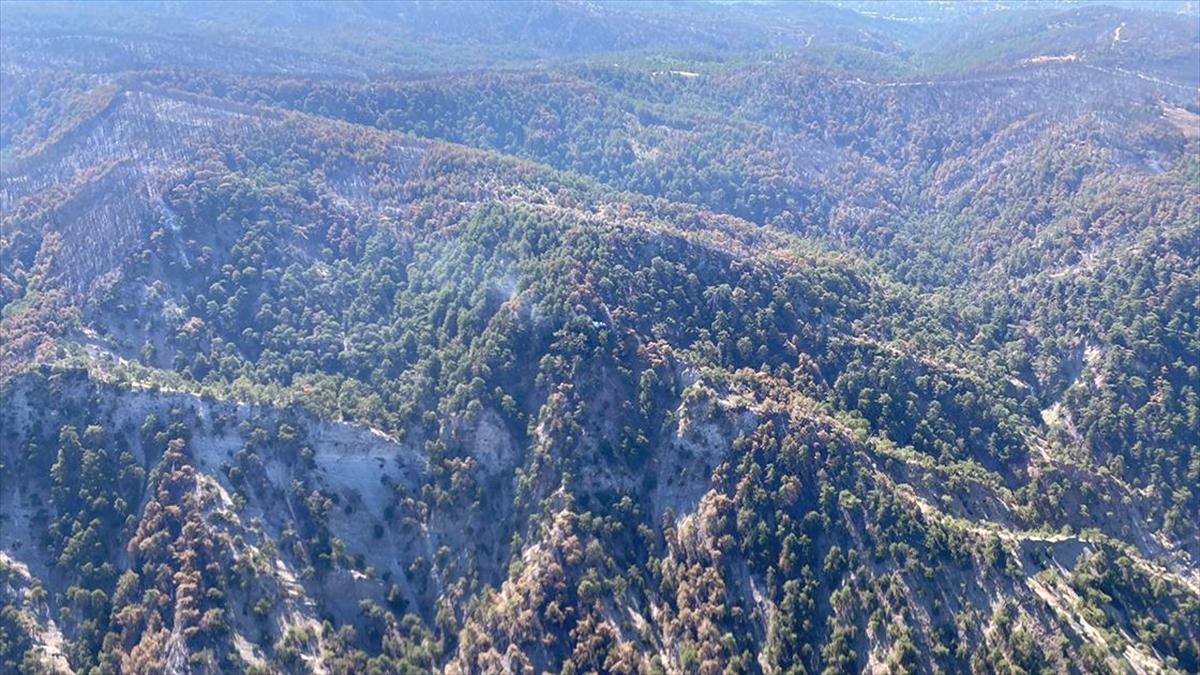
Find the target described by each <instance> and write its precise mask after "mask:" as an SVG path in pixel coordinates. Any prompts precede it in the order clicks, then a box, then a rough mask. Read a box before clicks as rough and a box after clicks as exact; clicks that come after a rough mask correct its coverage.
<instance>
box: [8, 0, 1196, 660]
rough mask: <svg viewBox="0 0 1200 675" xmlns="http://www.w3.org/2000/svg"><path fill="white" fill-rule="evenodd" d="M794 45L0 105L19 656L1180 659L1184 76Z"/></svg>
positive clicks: (145, 80)
mask: <svg viewBox="0 0 1200 675" xmlns="http://www.w3.org/2000/svg"><path fill="white" fill-rule="evenodd" d="M318 9H321V8H318ZM367 9H369V8H367ZM393 9H394V8H393ZM709 9H712V11H713V13H714V14H715V15H720V13H721V12H724V11H726V10H719V11H718V10H716V9H713V8H709ZM493 10H495V8H494V7H492V8H488V11H493ZM244 11H248V12H250V13H251V14H254V13H255V12H259V11H262V10H260V9H258V8H251V9H248V10H244ZM272 11H274V10H273V9H272ZM321 11H324V10H323V9H321ZM331 11H335V12H341V11H366V10H365V9H364V8H362V7H351V8H350V9H343V8H339V9H337V10H331ZM420 11H429V12H430V16H444V15H442V14H439V13H438V11H437V8H436V7H434V8H432V9H430V8H429V7H424V6H423V7H421V9H420ZM537 11H545V12H549V13H551V14H554V15H555V16H557V17H559V18H560V19H561V18H563V17H566V18H565V19H564V20H565V21H568V23H570V22H572V21H579V22H581V23H576V24H572V25H576V26H580V28H579V30H581V31H584V30H585V28H584V27H582V26H584V23H583V19H578V18H577V17H579V16H581V15H582V14H586V13H587V12H588V11H590V10H589V9H588V6H586V5H555V6H550V7H548V8H547V9H545V10H537ZM639 11H660V12H663V14H662V16H663V17H667V18H664V19H662V21H666V22H669V17H670V12H669V10H668V9H663V8H657V9H654V10H639ZM688 11H696V12H701V13H703V12H704V11H706V10H703V9H697V8H690V9H689V10H688ZM729 11H736V12H737V13H738V16H745V17H748V18H747V19H746V20H747V21H749V22H750V25H751V26H754V25H758V24H755V23H754V22H755V21H768V20H770V21H774V20H775V19H777V18H779V16H780V15H786V14H787V13H788V12H789V11H790V10H787V9H783V8H767V9H764V10H763V12H764V14H756V13H755V10H753V9H750V8H737V9H736V10H729ZM597 12H599V14H597V16H599V17H600V18H599V19H597V18H596V16H591V17H589V18H588V19H587V21H600V22H601V23H604V22H606V21H610V20H614V19H612V17H613V16H615V14H613V13H610V10H609V9H607V8H605V9H604V10H603V11H601V10H597ZM581 13H582V14H581ZM285 14H286V13H285ZM834 14H838V13H836V12H835V13H834ZM317 15H318V16H320V12H318V13H317ZM487 16H489V14H488V13H487V12H484V13H482V17H483V18H481V19H480V20H481V21H482V20H486V18H487ZM839 16H840V14H839ZM571 17H576V18H571ZM755 17H757V18H755ZM764 17H765V18H764ZM310 18H311V17H310ZM476 18H479V17H476ZM509 18H510V19H511V17H509ZM785 18H786V17H785ZM620 20H621V21H625V20H628V17H627V16H625V15H621V16H620ZM279 21H280V22H281V25H282V26H283V28H281V30H283V31H284V32H285V33H286V32H287V31H298V32H299V33H300V34H304V29H303V26H304V25H305V24H304V21H301V20H298V19H296V18H295V17H291V18H287V17H286V16H285V17H284V18H280V19H279ZM519 23H520V22H519V21H518V22H516V24H519ZM516 24H508V23H505V24H502V25H498V26H496V27H495V30H497V31H499V32H501V33H507V32H510V31H513V30H517V29H518V28H520V26H519V25H516ZM554 25H557V24H554ZM588 25H591V24H588ZM605 25H607V24H605ZM650 25H655V24H650ZM683 25H685V27H686V26H691V27H694V26H695V25H696V24H695V23H685V24H683ZM859 27H861V25H860V24H859V23H858V19H853V20H847V22H846V23H845V24H837V25H835V26H833V27H831V32H833V33H835V34H838V35H840V34H841V31H843V30H845V31H847V33H846V35H849V34H853V33H855V32H856V31H857V30H858V28H859ZM457 28H461V27H457ZM734 28H736V27H734ZM129 29H130V30H131V31H132V32H133V33H134V34H137V35H142V36H143V37H142V38H139V39H144V37H145V33H146V31H147V29H146V28H145V27H144V26H141V27H138V26H136V25H135V26H133V27H132V28H129ZM210 29H212V30H216V29H214V28H210ZM260 29H261V27H260ZM189 30H190V31H191V32H190V33H189V31H181V34H180V35H181V36H187V35H191V36H192V37H190V38H186V39H187V40H194V39H197V38H196V37H195V33H196V31H197V30H198V29H189ZM205 30H209V29H205ZM613 30H614V31H615V29H613ZM586 32H588V34H589V35H591V36H592V37H594V38H595V39H596V40H597V41H598V42H597V44H599V45H600V47H597V49H602V50H609V49H618V48H619V49H624V48H625V47H627V46H628V45H616V46H614V45H612V44H609V42H611V40H615V39H616V38H614V37H612V36H613V35H615V34H616V33H615V32H614V33H605V31H604V30H601V29H599V28H595V27H594V26H593V27H591V28H586ZM451 33H452V31H451ZM685 33H686V31H685ZM606 35H608V36H609V37H605V36H606ZM721 35H727V33H722V34H721ZM555 36H557V33H556V34H555ZM551 37H554V36H551ZM710 37H711V36H710ZM718 37H719V36H718ZM793 37H795V36H793ZM801 37H802V36H801ZM5 39H6V40H8V39H9V36H8V35H7V34H6V35H5ZM38 39H41V38H38ZM164 39H168V40H176V39H185V38H184V37H180V36H173V37H172V36H168V37H165V38H164ZM547 39H548V38H547ZM671 39H673V38H671V37H670V36H667V38H664V41H663V42H654V41H649V42H647V44H649V45H658V46H659V47H662V45H663V44H672V45H673V44H674V43H673V42H671ZM689 39H690V38H689ZM705 39H708V38H705ZM722 39H724V38H722ZM729 39H730V40H732V39H733V38H729ZM866 39H868V40H874V39H876V38H875V37H872V36H867V37H866ZM605 40H609V42H605ZM55 42H57V41H56V40H51V41H50V45H51V46H46V51H45V52H44V53H37V52H32V51H31V52H28V53H27V54H26V55H25V58H27V59H29V61H28V62H24V63H20V64H18V68H31V69H37V68H51V69H53V68H55V67H57V66H55V64H56V63H58V62H56V61H54V58H55V57H54V55H55V54H58V53H59V52H60V50H62V49H64V48H63V47H61V46H53V43H55ZM13 44H17V43H11V42H6V45H5V48H6V49H14V48H19V47H12V45H13ZM326 47H327V43H321V44H320V45H318V46H314V47H310V48H308V49H307V50H306V49H305V48H303V47H297V49H298V51H300V52H302V53H305V54H308V55H309V56H312V55H313V54H315V53H326V52H322V50H324V49H325V48H326ZM664 49H665V47H664ZM68 51H69V50H68ZM6 53H9V52H6ZM744 53H748V52H744ZM139 54H141V55H143V56H144V55H145V54H147V53H146V52H138V51H137V50H134V52H133V56H137V57H138V58H141V56H138V55H139ZM149 54H150V56H151V57H152V59H159V58H165V57H161V56H160V55H156V54H159V53H158V52H149ZM200 56H204V55H203V54H200ZM123 58H124V57H123ZM204 58H208V57H207V56H204ZM313 58H316V57H313ZM358 58H366V59H367V60H371V61H373V62H374V57H370V56H362V55H360V56H359V57H358ZM1122 58H1125V57H1122ZM783 61H784V62H783V63H780V62H779V61H778V60H776V61H774V62H772V63H765V64H762V63H758V64H753V63H744V62H736V63H733V64H724V65H722V64H716V63H714V64H709V65H708V66H707V67H706V68H704V69H703V70H704V72H697V71H692V70H676V69H675V68H673V67H672V68H662V67H661V66H660V65H654V64H651V65H647V62H634V63H627V64H625V65H616V66H614V65H611V64H605V65H598V64H588V65H584V66H578V67H570V68H560V69H549V70H547V71H541V72H507V73H472V74H460V75H456V76H446V77H438V78H420V79H414V80H411V81H374V82H369V83H366V84H361V85H360V84H359V83H356V82H345V81H342V82H328V81H321V80H319V79H309V78H298V77H295V76H294V75H293V76H288V77H284V78H280V77H275V76H269V77H268V76H261V75H254V74H247V70H252V69H245V68H235V67H232V66H228V67H226V66H223V65H220V64H219V63H217V65H213V64H212V62H208V61H202V62H201V63H202V64H205V63H207V64H209V65H205V66H204V67H205V68H208V67H210V66H211V67H212V68H214V70H215V71H216V72H197V71H194V70H191V69H190V68H189V67H188V66H187V63H186V61H185V62H182V63H181V62H176V61H171V62H170V64H171V65H173V66H180V68H179V69H177V70H166V71H161V72H132V73H125V74H120V75H109V74H96V73H93V74H92V75H88V76H81V77H80V78H79V79H78V80H74V79H72V78H67V79H66V81H69V82H71V85H70V86H69V87H66V89H65V90H64V91H58V92H57V93H56V94H55V96H47V97H41V96H35V97H34V98H35V99H36V102H34V103H33V104H32V105H26V104H27V103H28V101H24V102H23V101H22V100H21V99H20V98H19V97H13V98H6V99H5V101H4V105H3V108H4V110H5V115H6V125H5V132H6V133H5V134H3V137H4V138H5V139H13V140H11V141H9V140H6V141H5V142H6V143H11V145H9V146H8V147H7V148H6V150H11V151H10V152H6V154H5V157H4V162H5V163H4V172H3V173H4V177H3V181H2V182H0V198H2V201H0V204H2V206H3V221H2V227H0V258H2V259H3V261H4V265H3V269H2V270H0V272H2V277H0V283H2V288H0V306H2V307H3V318H2V319H0V332H2V333H3V335H4V340H3V354H2V360H0V482H2V483H3V484H2V485H0V604H2V607H0V669H3V670H5V671H7V670H15V669H18V668H25V669H26V670H29V671H32V672H37V671H38V669H43V670H50V671H64V670H72V671H74V672H88V671H90V670H92V669H93V668H95V669H97V670H98V671H99V672H107V671H116V672H230V671H240V670H247V671H251V672H318V673H321V672H329V673H349V672H429V671H439V672H461V673H474V672H513V671H517V670H520V671H522V672H526V671H533V672H543V671H558V672H580V671H586V672H788V671H792V672H830V673H833V672H844V671H854V670H859V671H872V672H912V671H920V672H938V671H941V672H962V671H967V670H971V671H979V672H1017V671H1025V672H1032V671H1038V672H1041V671H1045V670H1051V671H1055V672H1081V673H1082V672H1127V671H1130V670H1132V671H1134V672H1173V671H1178V672H1191V671H1194V670H1196V669H1197V668H1200V609H1198V608H1200V572H1198V569H1200V567H1198V565H1197V562H1196V559H1197V558H1196V557H1197V556H1200V529H1198V527H1200V526H1198V524H1197V519H1196V518H1195V517H1194V514H1196V513H1198V512H1200V501H1198V500H1200V494H1197V493H1196V492H1195V490H1194V487H1193V486H1194V485H1195V483H1196V480H1197V477H1198V476H1200V455H1197V453H1196V448H1197V447H1198V446H1200V416H1197V415H1196V414H1195V411H1196V410H1197V399H1196V396H1197V394H1196V392H1197V391H1198V390H1200V380H1198V379H1197V378H1200V374H1198V373H1197V371H1196V368H1195V366H1194V365H1192V364H1193V363H1195V362H1197V361H1198V360H1200V324H1197V320H1196V316H1197V309H1200V305H1198V304H1197V303H1198V300H1197V299H1198V298H1200V276H1198V275H1200V258H1198V255H1200V242H1198V241H1197V235H1198V228H1200V225H1198V223H1200V217H1198V215H1200V202H1198V200H1200V198H1198V197H1197V192H1196V191H1195V185H1196V182H1195V181H1196V171H1195V166H1200V164H1196V163H1195V162H1196V160H1195V145H1194V142H1195V141H1194V140H1192V141H1189V140H1188V139H1189V138H1191V137H1194V134H1191V128H1192V127H1191V126H1190V125H1191V124H1192V122H1193V121H1194V120H1193V117H1192V115H1193V114H1194V112H1195V111H1194V110H1192V109H1191V108H1188V107H1187V106H1188V105H1190V102H1189V101H1187V100H1186V95H1185V90H1181V89H1179V87H1180V86H1184V85H1179V84H1178V83H1174V82H1167V83H1163V82H1155V81H1152V80H1147V79H1145V78H1142V77H1138V76H1137V75H1136V74H1130V73H1121V72H1107V71H1105V72H1101V71H1096V70H1093V69H1091V68H1088V67H1086V65H1087V64H1080V63H1075V62H1063V63H1050V64H1047V63H1019V62H1018V63H1017V64H1015V65H1014V64H1006V65H1004V67H996V68H994V69H991V70H986V69H985V70H983V71H981V72H974V71H972V72H971V73H959V75H960V76H959V77H936V78H931V77H929V76H918V77H915V78H913V79H881V78H875V79H865V78H861V77H859V75H861V73H856V72H854V71H850V72H847V71H844V70H838V69H837V68H831V67H821V68H813V67H812V66H811V63H810V62H807V61H804V60H803V59H801V60H800V61H798V62H793V61H787V60H786V59H784V60H783ZM121 63H125V62H124V61H122V62H121ZM139 63H141V62H139V61H136V60H134V61H132V62H129V63H127V65H130V64H132V65H134V66H137V65H138V64H139ZM668 63H670V61H668ZM11 64H12V62H11V61H9V60H8V59H7V58H6V61H5V64H4V66H5V68H10V67H11ZM60 65H61V64H60ZM251 65H253V63H251ZM330 67H331V68H337V67H340V65H338V63H337V62H333V63H331V65H330ZM687 67H691V66H687ZM68 69H70V67H69V68H68ZM266 70H278V69H276V68H274V67H272V68H267V69H266ZM221 71H224V72H221ZM230 71H236V73H237V74H234V73H233V72H230ZM673 71H674V72H673ZM322 72H325V71H322ZM981 73H982V74H981ZM1083 74H1087V78H1084V77H1082V75H1083ZM31 79H37V78H36V76H31ZM1189 91H1190V90H1189ZM79 92H87V93H84V94H80V93H79ZM997 101H1000V102H1002V103H1001V104H997ZM63 110H66V111H71V114H70V115H69V116H68V118H67V119H65V120H59V122H58V123H49V120H52V119H56V118H57V117H58V115H59V112H58V111H63ZM10 111H23V112H22V115H25V116H24V117H22V120H21V123H20V124H19V125H17V127H16V129H18V131H17V132H13V133H7V132H8V131H9V127H8V125H7V117H8V115H9V114H10ZM418 136H421V137H423V138H420V137H418ZM456 143H457V144H458V145H456ZM1189 143H1191V144H1189ZM468 146H477V147H475V148H472V147H468ZM500 153H507V154H500Z"/></svg>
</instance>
